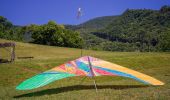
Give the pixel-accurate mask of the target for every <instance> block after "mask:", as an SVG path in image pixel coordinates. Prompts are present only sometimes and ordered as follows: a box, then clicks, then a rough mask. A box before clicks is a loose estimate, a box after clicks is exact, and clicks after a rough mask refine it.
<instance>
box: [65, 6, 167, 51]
mask: <svg viewBox="0 0 170 100" xmlns="http://www.w3.org/2000/svg"><path fill="white" fill-rule="evenodd" d="M66 28H69V29H72V30H75V31H79V32H80V33H81V34H82V37H83V38H84V39H85V41H89V39H88V38H87V36H88V35H89V34H93V37H95V36H97V37H95V38H94V39H96V40H93V43H94V45H93V46H92V47H95V49H96V47H99V49H102V50H109V51H170V6H163V7H161V8H160V10H151V9H127V10H126V11H125V12H124V13H123V14H122V15H119V16H109V17H99V18H95V19H92V20H89V21H87V22H85V23H82V24H80V25H77V26H71V27H66ZM84 34H85V35H84ZM94 35H95V36H94ZM88 37H89V36H88ZM98 39H102V40H103V41H101V42H98V41H99V40H98ZM86 45H89V42H86Z"/></svg>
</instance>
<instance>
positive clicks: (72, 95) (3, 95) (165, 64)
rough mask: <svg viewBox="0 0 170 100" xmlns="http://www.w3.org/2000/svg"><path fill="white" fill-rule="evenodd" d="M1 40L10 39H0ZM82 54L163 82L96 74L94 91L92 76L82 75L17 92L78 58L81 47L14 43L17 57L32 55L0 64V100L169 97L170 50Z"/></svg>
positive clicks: (89, 51)
mask: <svg viewBox="0 0 170 100" xmlns="http://www.w3.org/2000/svg"><path fill="white" fill-rule="evenodd" d="M0 42H9V41H7V40H2V39H0ZM0 53H1V54H4V55H3V56H2V55H1V57H4V56H5V53H7V52H6V50H5V49H2V48H0ZM83 55H89V56H94V57H97V58H100V59H103V60H106V61H110V62H112V63H116V64H119V65H122V66H125V67H128V68H131V69H134V70H137V71H139V72H142V73H145V74H148V75H150V76H153V77H155V78H157V79H159V80H161V81H163V82H165V85H164V86H146V85H144V84H142V83H140V82H137V81H135V80H132V79H128V78H123V77H109V76H105V77H95V79H96V82H97V87H98V93H96V92H95V89H94V86H93V81H92V79H91V78H85V79H84V80H82V79H83V78H84V77H72V78H66V79H62V80H59V81H56V82H53V83H51V84H49V85H47V86H45V87H42V88H39V89H35V90H31V91H17V90H15V87H16V86H17V85H18V84H19V83H20V82H21V81H23V80H25V79H27V78H29V77H31V76H33V75H36V74H38V73H40V72H43V71H45V70H48V69H50V68H53V67H55V66H58V65H60V64H62V63H64V62H67V61H70V60H74V59H76V58H78V57H80V49H73V48H63V47H54V46H44V45H37V44H29V43H21V42H16V56H17V57H27V56H33V57H34V58H33V59H16V61H15V62H14V63H6V64H5V63H4V64H0V79H1V81H0V99H2V100H11V99H24V100H27V99H41V100H51V99H60V100H66V99H69V100H75V99H76V100H77V99H82V100H87V99H88V100H94V99H164V100H165V99H166V100H168V99H170V97H169V94H170V90H169V88H170V80H169V79H170V75H169V71H170V63H169V62H170V53H139V52H106V51H91V50H83ZM6 56H9V55H6ZM82 97H83V98H82Z"/></svg>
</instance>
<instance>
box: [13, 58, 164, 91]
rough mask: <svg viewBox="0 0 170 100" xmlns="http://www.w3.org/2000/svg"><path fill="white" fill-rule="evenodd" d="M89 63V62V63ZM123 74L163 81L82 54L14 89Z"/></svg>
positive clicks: (155, 83)
mask: <svg viewBox="0 0 170 100" xmlns="http://www.w3.org/2000/svg"><path fill="white" fill-rule="evenodd" d="M89 63H90V64H89ZM90 66H91V67H90ZM101 75H109V76H123V77H128V78H133V79H135V80H138V81H141V82H143V83H146V84H151V85H163V84H164V83H163V82H161V81H159V80H157V79H155V78H152V77H150V76H148V75H145V74H142V73H139V72H137V71H134V70H131V69H128V68H125V67H122V66H120V65H117V64H113V63H110V62H107V61H103V60H100V59H98V58H94V57H90V56H84V57H81V58H78V59H76V60H73V61H70V62H68V63H65V64H62V65H60V66H57V67H54V68H53V69H51V70H48V71H45V72H43V73H40V74H38V75H35V76H33V77H32V78H30V79H27V80H25V81H23V82H22V83H21V84H19V85H18V86H17V87H16V89H18V90H30V89H34V88H38V87H42V86H44V85H47V84H49V83H51V82H54V81H56V80H60V79H63V78H67V77H73V76H89V77H91V76H101Z"/></svg>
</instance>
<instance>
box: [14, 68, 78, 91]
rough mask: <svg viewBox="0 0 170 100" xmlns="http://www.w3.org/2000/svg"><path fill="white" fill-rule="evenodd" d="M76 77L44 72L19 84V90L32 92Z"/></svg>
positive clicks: (61, 73)
mask: <svg viewBox="0 0 170 100" xmlns="http://www.w3.org/2000/svg"><path fill="white" fill-rule="evenodd" d="M72 76H76V75H75V74H69V73H63V72H48V71H47V72H44V73H40V74H38V75H35V76H34V77H32V78H29V79H27V80H25V81H23V82H22V83H21V84H19V85H18V86H17V87H16V89H17V90H31V89H35V88H38V87H42V86H44V85H47V84H49V83H51V82H54V81H56V80H60V79H63V78H66V77H72Z"/></svg>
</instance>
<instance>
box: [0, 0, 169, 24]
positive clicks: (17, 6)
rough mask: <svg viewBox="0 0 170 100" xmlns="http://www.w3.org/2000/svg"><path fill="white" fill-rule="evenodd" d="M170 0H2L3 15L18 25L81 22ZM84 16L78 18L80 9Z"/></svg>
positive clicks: (167, 3)
mask: <svg viewBox="0 0 170 100" xmlns="http://www.w3.org/2000/svg"><path fill="white" fill-rule="evenodd" d="M163 5H170V0H0V16H4V17H6V18H7V19H9V20H10V21H11V22H12V23H13V24H15V25H29V24H45V23H47V22H48V21H49V20H54V21H56V23H58V24H79V23H82V22H84V21H87V20H89V19H92V18H95V17H100V16H110V15H120V14H122V13H123V12H124V11H125V10H126V9H128V8H129V9H141V8H146V9H155V10H158V9H160V7H161V6H163ZM79 7H81V8H82V11H83V16H82V17H81V18H80V19H79V20H77V19H76V13H77V9H78V8H79Z"/></svg>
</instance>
